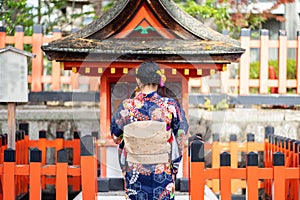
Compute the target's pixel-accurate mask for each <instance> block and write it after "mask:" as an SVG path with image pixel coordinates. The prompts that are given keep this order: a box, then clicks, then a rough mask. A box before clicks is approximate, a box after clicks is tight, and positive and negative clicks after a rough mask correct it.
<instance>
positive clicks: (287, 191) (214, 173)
mask: <svg viewBox="0 0 300 200" xmlns="http://www.w3.org/2000/svg"><path fill="white" fill-rule="evenodd" d="M204 145H205V144H204V142H202V141H200V140H198V139H197V138H194V139H193V140H192V141H191V143H190V148H191V149H190V152H191V153H190V157H189V162H190V163H189V166H190V169H189V183H190V190H189V192H190V197H191V199H192V200H193V199H197V200H201V199H204V187H205V184H207V181H208V180H215V179H217V180H219V183H218V186H219V187H220V196H221V198H222V199H231V197H232V185H233V184H232V181H233V180H236V179H243V180H245V182H246V184H245V185H246V190H247V192H246V196H247V197H246V198H247V199H258V198H259V196H258V188H263V189H264V196H265V199H274V200H277V199H278V200H282V199H286V200H292V199H298V197H299V192H300V190H299V180H300V163H299V160H300V159H299V152H300V141H297V140H292V139H289V138H284V137H281V136H274V135H273V134H272V133H271V134H267V135H266V139H265V144H264V150H265V152H264V167H259V166H258V163H259V161H258V154H257V153H256V152H249V153H247V159H246V160H247V162H246V167H245V168H236V167H234V166H232V157H231V156H234V155H236V154H235V153H229V152H223V153H221V154H219V155H220V156H218V157H219V158H220V165H219V167H217V168H215V167H213V168H206V167H205V160H204ZM261 180H263V181H262V182H261Z"/></svg>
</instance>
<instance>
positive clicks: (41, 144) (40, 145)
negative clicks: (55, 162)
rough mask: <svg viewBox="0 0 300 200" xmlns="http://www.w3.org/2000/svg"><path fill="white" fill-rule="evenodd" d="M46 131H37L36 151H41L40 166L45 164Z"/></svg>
mask: <svg viewBox="0 0 300 200" xmlns="http://www.w3.org/2000/svg"><path fill="white" fill-rule="evenodd" d="M46 134H47V133H46V131H45V130H40V131H39V141H38V149H39V150H40V151H42V160H41V162H42V165H45V164H46Z"/></svg>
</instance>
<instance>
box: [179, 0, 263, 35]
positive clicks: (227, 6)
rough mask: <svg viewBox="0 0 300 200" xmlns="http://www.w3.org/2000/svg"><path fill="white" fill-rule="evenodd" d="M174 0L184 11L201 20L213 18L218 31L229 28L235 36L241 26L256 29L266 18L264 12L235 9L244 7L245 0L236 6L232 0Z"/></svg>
mask: <svg viewBox="0 0 300 200" xmlns="http://www.w3.org/2000/svg"><path fill="white" fill-rule="evenodd" d="M175 2H177V3H178V5H179V7H181V8H182V9H183V10H184V11H186V12H187V13H189V14H190V15H192V16H194V17H196V18H198V19H200V20H202V21H205V20H208V19H213V20H214V23H215V24H216V26H217V28H218V30H219V31H222V30H229V31H230V34H231V36H232V37H235V38H238V37H239V35H240V31H241V29H242V28H250V29H257V28H260V27H261V25H262V23H263V22H264V21H266V20H267V17H266V16H265V15H264V14H259V15H258V14H254V13H252V12H248V13H244V12H242V11H240V10H238V9H237V7H238V8H240V9H241V10H242V8H245V6H247V2H246V1H242V2H239V5H238V6H237V5H236V4H237V3H236V2H235V1H234V0H224V1H223V0H207V1H206V2H205V3H204V4H203V5H199V4H197V3H196V2H195V0H187V1H180V0H177V1H175ZM229 10H232V11H234V12H229Z"/></svg>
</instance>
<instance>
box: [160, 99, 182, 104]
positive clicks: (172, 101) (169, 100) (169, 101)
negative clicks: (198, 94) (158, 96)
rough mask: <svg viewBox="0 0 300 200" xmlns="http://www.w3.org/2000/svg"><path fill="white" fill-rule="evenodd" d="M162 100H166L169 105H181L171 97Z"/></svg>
mask: <svg viewBox="0 0 300 200" xmlns="http://www.w3.org/2000/svg"><path fill="white" fill-rule="evenodd" d="M162 99H163V100H164V102H166V103H167V104H169V105H179V104H178V102H177V101H176V100H175V99H173V98H170V97H162Z"/></svg>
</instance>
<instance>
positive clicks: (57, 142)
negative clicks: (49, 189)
mask: <svg viewBox="0 0 300 200" xmlns="http://www.w3.org/2000/svg"><path fill="white" fill-rule="evenodd" d="M25 132H26V131H25ZM25 132H23V131H19V132H17V134H16V150H13V149H7V135H0V140H1V146H0V176H1V177H2V179H1V180H0V183H1V187H0V189H1V191H0V199H3V200H10V199H18V198H21V197H23V196H25V195H26V194H27V193H29V199H32V200H39V199H41V197H42V195H41V194H42V191H43V190H44V189H45V188H46V185H55V190H56V192H55V195H56V199H67V196H68V193H69V192H71V191H70V187H69V186H72V187H71V190H72V192H74V191H75V192H76V191H77V192H79V191H82V197H83V199H95V198H96V196H97V192H98V187H97V168H98V166H97V151H95V149H96V143H95V138H94V137H92V136H84V137H81V138H79V135H78V132H75V134H74V139H73V140H65V139H64V137H63V132H60V131H58V132H57V138H56V139H54V140H47V139H46V137H45V136H46V134H45V133H46V132H45V131H40V132H39V140H29V139H28V134H25ZM47 148H54V149H55V152H56V154H55V155H56V156H55V163H54V164H47V162H46V150H47ZM67 149H72V151H73V159H72V163H70V156H69V155H68V151H67ZM29 155H30V156H29ZM28 158H30V159H28Z"/></svg>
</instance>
